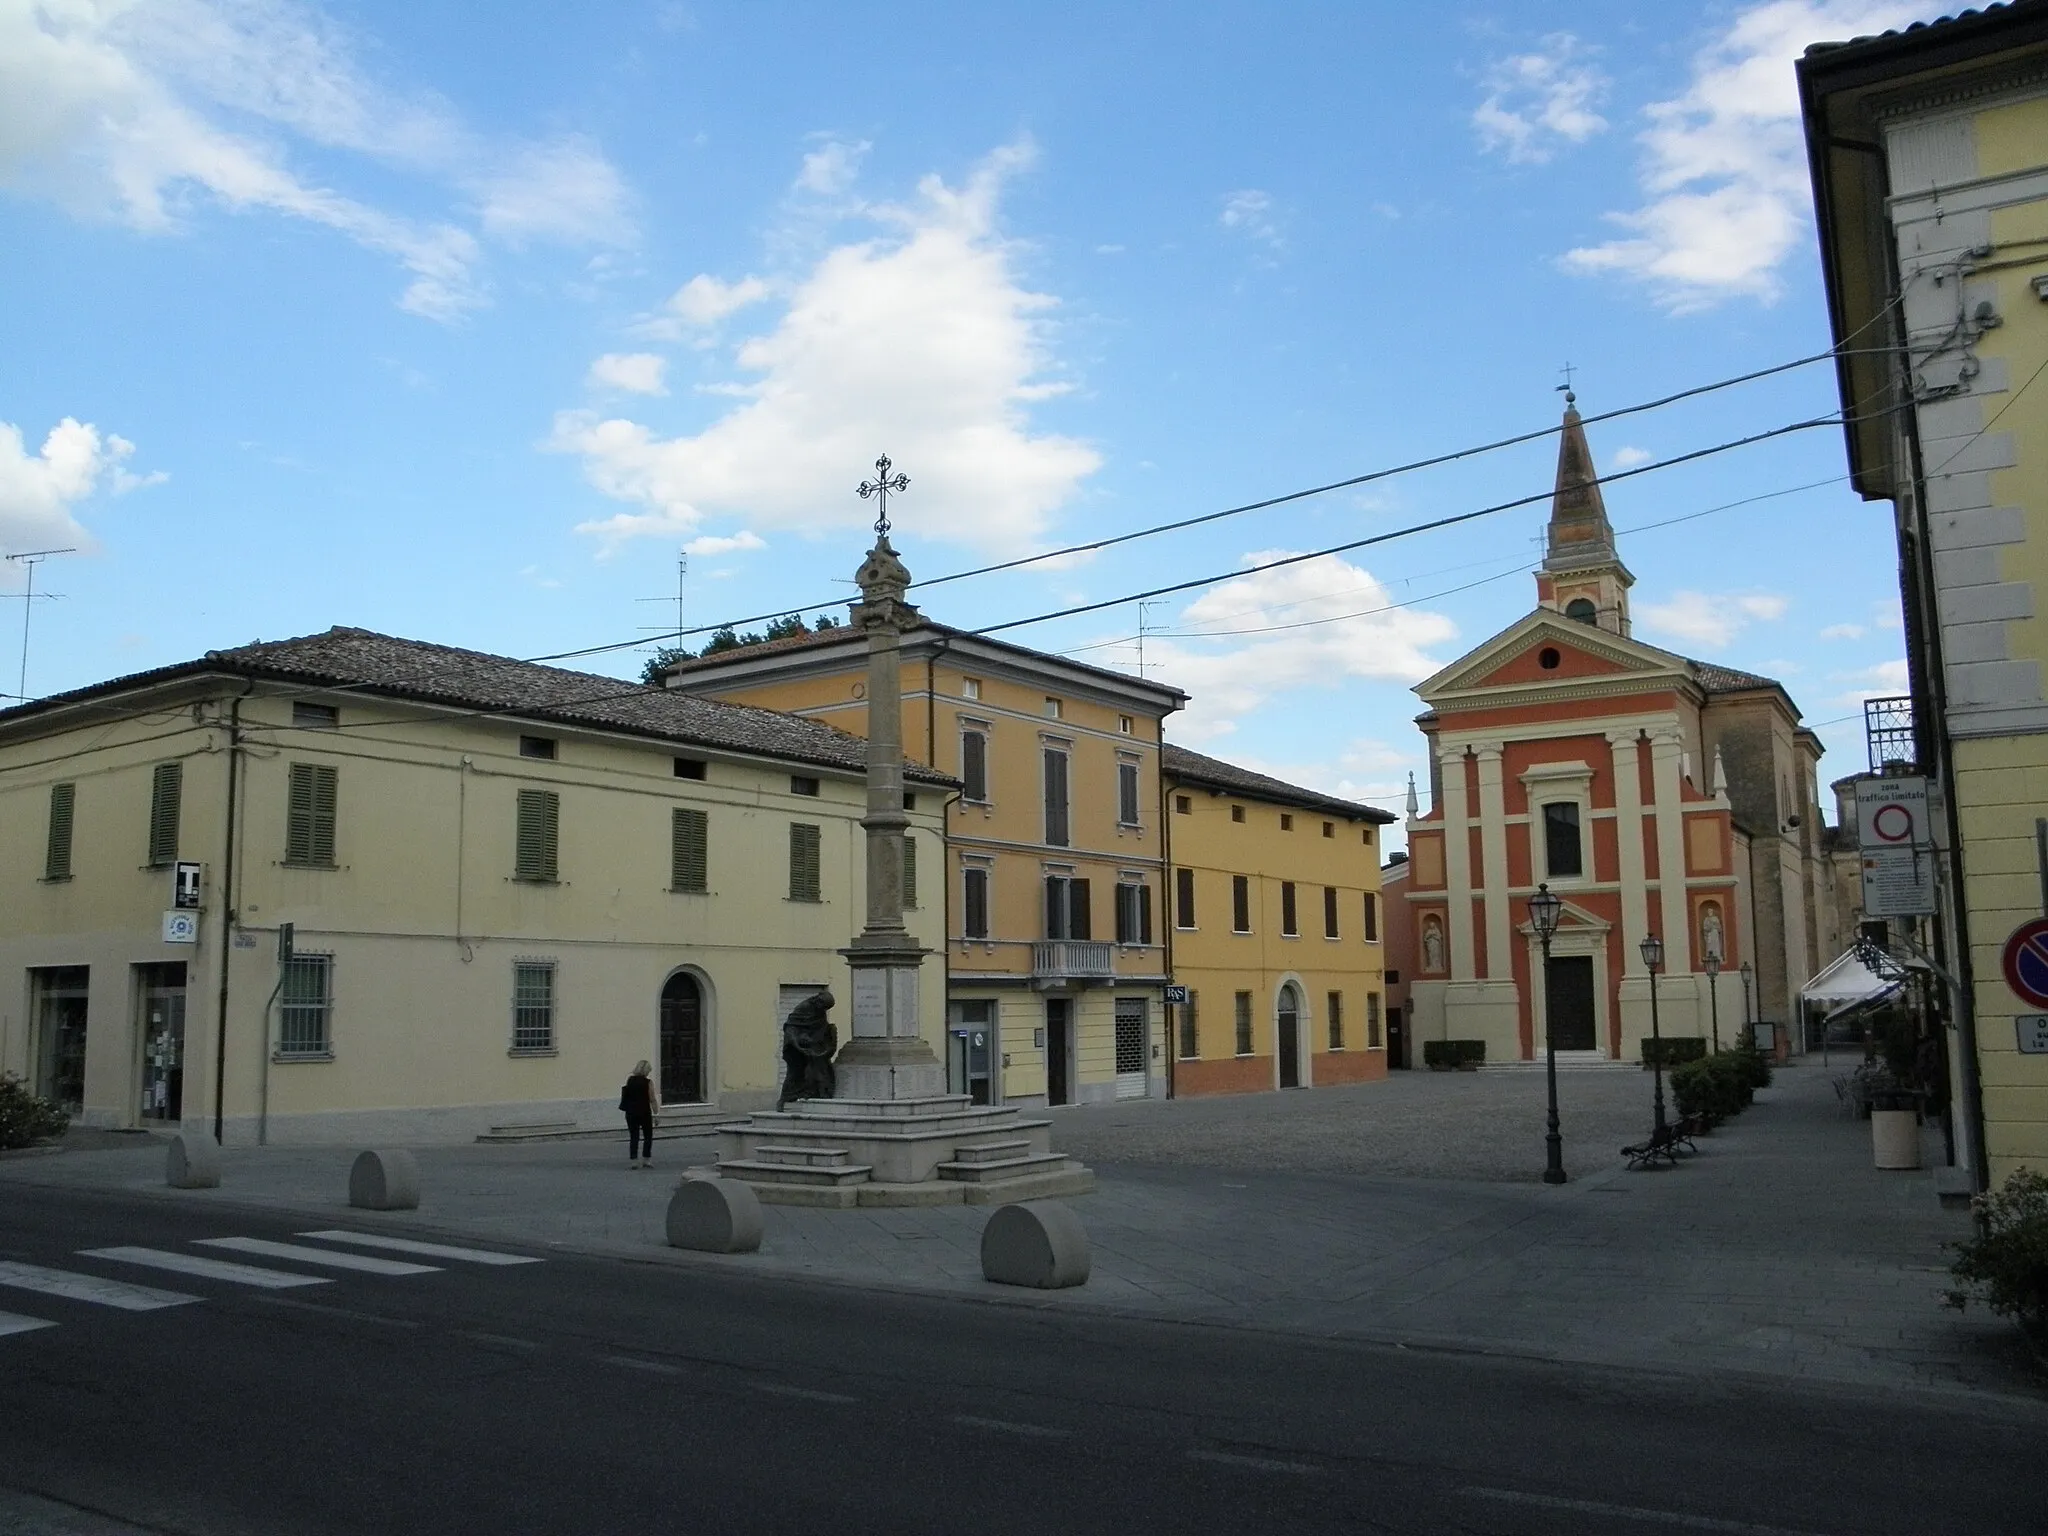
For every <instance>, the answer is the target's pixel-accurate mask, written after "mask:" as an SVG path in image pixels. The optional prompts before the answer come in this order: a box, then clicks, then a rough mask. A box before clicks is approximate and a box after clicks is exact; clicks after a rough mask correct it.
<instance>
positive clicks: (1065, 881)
mask: <svg viewBox="0 0 2048 1536" xmlns="http://www.w3.org/2000/svg"><path fill="white" fill-rule="evenodd" d="M1089 905H1090V902H1089V896H1088V882H1087V881H1086V880H1082V879H1078V878H1076V877H1075V876H1073V875H1047V876H1046V877H1045V936H1046V937H1047V938H1048V939H1086V938H1090V937H1092V936H1093V935H1092V933H1091V931H1090V930H1091V928H1092V926H1093V925H1092V921H1091V918H1090V914H1089V910H1088V908H1089Z"/></svg>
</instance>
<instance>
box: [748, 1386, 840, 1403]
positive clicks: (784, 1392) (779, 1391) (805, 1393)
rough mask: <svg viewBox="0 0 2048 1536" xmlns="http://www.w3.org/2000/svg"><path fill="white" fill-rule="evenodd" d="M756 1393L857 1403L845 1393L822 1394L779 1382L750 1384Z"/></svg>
mask: <svg viewBox="0 0 2048 1536" xmlns="http://www.w3.org/2000/svg"><path fill="white" fill-rule="evenodd" d="M750 1385H751V1386H752V1387H753V1388H754V1390H755V1391H756V1392H768V1393H772V1394H773V1395H774V1396H776V1397H803V1398H809V1399H810V1400H811V1401H812V1402H814V1403H857V1402H859V1401H860V1399H859V1398H857V1397H848V1396H847V1395H846V1394H845V1393H844V1392H820V1391H817V1390H816V1389H815V1388H812V1387H789V1386H784V1385H783V1384H782V1383H781V1382H779V1381H756V1382H752V1383H750Z"/></svg>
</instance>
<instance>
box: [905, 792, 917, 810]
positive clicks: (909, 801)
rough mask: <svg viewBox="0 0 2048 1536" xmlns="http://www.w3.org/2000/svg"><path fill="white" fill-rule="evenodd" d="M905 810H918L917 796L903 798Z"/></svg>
mask: <svg viewBox="0 0 2048 1536" xmlns="http://www.w3.org/2000/svg"><path fill="white" fill-rule="evenodd" d="M903 809H905V810H906V811H914V810H916V809H917V796H915V795H905V796H904V797H903Z"/></svg>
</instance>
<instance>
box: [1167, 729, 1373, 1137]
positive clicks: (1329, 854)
mask: <svg viewBox="0 0 2048 1536" xmlns="http://www.w3.org/2000/svg"><path fill="white" fill-rule="evenodd" d="M1161 772H1162V774H1163V775H1164V778H1165V786H1166V802H1167V805H1168V811H1167V816H1166V828H1167V858H1168V860H1169V862H1170V864H1171V867H1172V872H1173V873H1172V882H1173V885H1172V909H1173V910H1172V916H1173V926H1172V928H1171V930H1170V932H1169V934H1168V938H1169V941H1170V946H1171V969H1172V974H1173V980H1174V983H1175V985H1176V986H1178V987H1182V988H1185V989H1186V997H1185V1000H1184V1001H1181V1002H1177V1003H1175V1004H1173V1005H1171V1008H1170V1013H1171V1015H1172V1032H1173V1048H1174V1063H1173V1092H1174V1095H1175V1097H1189V1096H1193V1095H1197V1094H1206V1093H1247V1092H1252V1091H1256V1090H1261V1089H1271V1088H1310V1087H1316V1086H1321V1085H1327V1084H1331V1083H1356V1082H1364V1081H1366V1080H1368V1079H1378V1078H1383V1077H1385V1076H1386V1073H1387V1034H1386V1019H1385V1014H1384V1008H1385V994H1386V982H1385V972H1386V963H1385V951H1384V934H1383V931H1382V913H1381V910H1380V847H1379V842H1380V832H1379V829H1380V828H1381V827H1383V826H1385V825H1386V824H1387V823H1388V822H1391V821H1392V820H1393V819H1394V818H1393V816H1392V815H1391V814H1390V813H1389V812H1386V811H1381V810H1375V809H1374V808H1373V807H1371V806H1369V805H1358V804H1355V803H1353V802H1352V801H1349V800H1339V799H1337V798H1335V797H1334V796H1330V795H1324V794H1318V793H1317V792H1316V791H1314V790H1311V789H1302V788H1300V787H1298V786H1296V785H1293V784H1286V783H1282V782H1281V781H1280V780H1278V779H1274V778H1268V777H1267V776H1266V775H1265V774H1262V773H1253V772H1251V771H1250V770H1249V769H1245V768H1239V767H1237V766H1236V765H1235V764H1232V763H1226V762H1222V761H1219V760H1218V759H1216V758H1213V757H1204V756H1203V755H1202V754H1201V753H1199V752H1190V751H1188V750H1187V749H1186V748H1185V747H1175V746H1169V747H1167V748H1166V749H1165V750H1164V753H1163V760H1162V764H1161Z"/></svg>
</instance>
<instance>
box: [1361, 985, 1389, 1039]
mask: <svg viewBox="0 0 2048 1536" xmlns="http://www.w3.org/2000/svg"><path fill="white" fill-rule="evenodd" d="M1365 1043H1366V1045H1367V1047H1368V1048H1370V1049H1372V1050H1375V1051H1376V1050H1378V1049H1379V1048H1380V1047H1381V1046H1382V1045H1384V1044H1385V1043H1386V1042H1385V1041H1384V1040H1382V1039H1381V1038H1380V995H1379V993H1377V992H1368V993H1366V994H1365Z"/></svg>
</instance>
